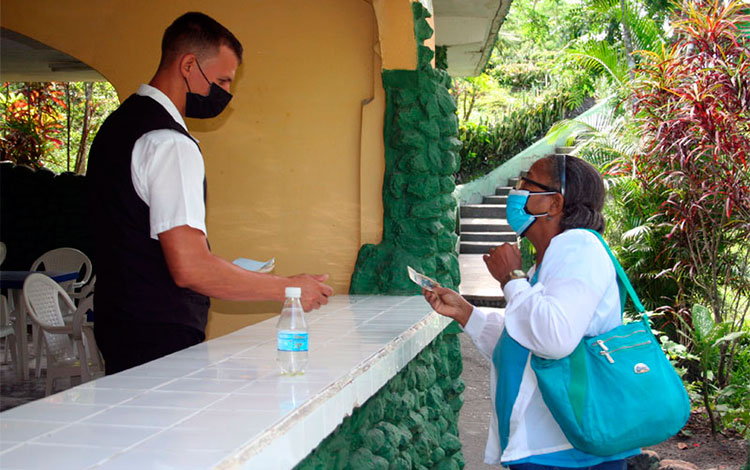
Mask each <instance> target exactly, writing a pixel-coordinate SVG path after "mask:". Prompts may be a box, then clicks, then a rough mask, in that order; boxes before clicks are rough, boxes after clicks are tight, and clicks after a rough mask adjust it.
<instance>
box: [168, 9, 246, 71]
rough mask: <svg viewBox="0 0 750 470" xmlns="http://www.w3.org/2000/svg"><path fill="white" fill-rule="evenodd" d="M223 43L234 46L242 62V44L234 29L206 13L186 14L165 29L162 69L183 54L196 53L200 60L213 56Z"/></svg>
mask: <svg viewBox="0 0 750 470" xmlns="http://www.w3.org/2000/svg"><path fill="white" fill-rule="evenodd" d="M220 46H227V47H229V48H230V49H232V51H234V53H235V55H236V56H237V60H238V61H239V62H242V44H240V41H238V40H237V38H236V37H235V36H234V34H232V32H231V31H229V30H228V29H227V28H225V27H224V26H222V25H221V24H220V23H219V22H218V21H216V20H214V19H213V18H211V17H210V16H208V15H205V14H203V13H199V12H196V11H191V12H189V13H185V14H184V15H182V16H180V17H179V18H177V19H176V20H174V22H173V23H172V24H171V25H169V27H168V28H167V29H166V30H165V31H164V37H162V40H161V63H160V64H159V68H161V67H165V66H167V65H170V64H172V63H173V62H174V61H175V60H177V59H179V58H180V57H181V56H182V55H183V54H188V53H192V54H195V55H196V56H197V57H198V59H199V60H200V59H206V58H208V57H213V56H214V55H216V54H218V53H219V47H220Z"/></svg>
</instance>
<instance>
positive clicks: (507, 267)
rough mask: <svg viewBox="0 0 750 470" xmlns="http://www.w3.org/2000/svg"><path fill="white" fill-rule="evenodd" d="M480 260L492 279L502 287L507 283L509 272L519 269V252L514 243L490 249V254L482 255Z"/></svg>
mask: <svg viewBox="0 0 750 470" xmlns="http://www.w3.org/2000/svg"><path fill="white" fill-rule="evenodd" d="M482 259H484V264H486V265H487V269H488V270H489V271H490V274H492V277H494V278H495V279H497V281H498V282H499V283H500V284H502V285H505V282H507V278H508V276H510V272H511V271H513V270H514V269H521V250H519V249H518V245H517V244H515V243H503V244H502V245H500V246H498V247H495V248H490V254H488V255H484V256H483V257H482Z"/></svg>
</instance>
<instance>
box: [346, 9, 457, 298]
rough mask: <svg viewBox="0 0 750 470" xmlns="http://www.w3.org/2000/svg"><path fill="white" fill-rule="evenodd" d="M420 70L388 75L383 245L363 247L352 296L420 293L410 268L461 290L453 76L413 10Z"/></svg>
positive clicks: (423, 13)
mask: <svg viewBox="0 0 750 470" xmlns="http://www.w3.org/2000/svg"><path fill="white" fill-rule="evenodd" d="M412 10H413V13H414V34H415V36H416V38H417V44H418V51H417V57H418V66H417V70H383V74H382V75H383V86H384V88H385V93H386V114H385V126H384V127H385V129H384V138H385V177H384V180H383V207H384V211H383V212H384V214H383V239H382V242H381V243H380V244H379V245H372V244H367V245H364V246H362V248H361V249H360V252H359V256H358V258H357V263H356V265H355V267H354V273H353V275H352V280H351V287H350V293H351V294H390V295H401V294H416V293H419V292H420V288H419V287H418V286H417V285H416V284H414V283H412V282H411V281H410V280H409V277H408V275H407V271H406V266H407V265H408V266H411V267H413V268H414V269H416V270H418V271H420V272H422V273H424V274H426V275H427V276H430V277H432V278H434V279H436V280H437V281H438V282H440V283H441V284H442V285H443V286H446V287H451V288H453V289H456V288H457V287H458V284H459V283H460V274H459V269H458V253H457V249H456V247H457V241H458V236H457V235H456V233H455V229H456V206H457V204H456V201H455V199H454V197H453V195H452V193H453V190H454V188H455V178H454V176H453V175H454V173H455V172H456V171H458V168H459V156H458V149H459V148H460V147H461V141H460V140H459V139H458V117H457V116H456V112H455V111H456V104H455V100H454V99H453V97H452V96H451V95H450V94H449V92H448V90H449V88H450V86H451V78H450V76H449V75H448V74H447V73H446V72H444V71H443V70H436V69H434V68H433V67H432V65H431V63H430V62H431V60H432V58H433V55H434V53H433V52H432V50H431V49H430V48H429V47H427V46H424V45H423V42H424V40H425V39H428V38H430V37H431V36H432V34H433V30H432V27H430V25H429V23H428V22H427V21H426V18H428V17H430V13H429V11H428V10H427V9H425V8H424V7H423V6H422V4H421V3H419V2H415V3H413V4H412Z"/></svg>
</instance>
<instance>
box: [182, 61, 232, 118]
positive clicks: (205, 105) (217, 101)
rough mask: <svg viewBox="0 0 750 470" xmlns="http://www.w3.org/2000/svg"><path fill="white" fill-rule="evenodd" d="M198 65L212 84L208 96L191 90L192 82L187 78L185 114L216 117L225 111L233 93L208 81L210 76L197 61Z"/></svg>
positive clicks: (193, 116)
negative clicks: (207, 75)
mask: <svg viewBox="0 0 750 470" xmlns="http://www.w3.org/2000/svg"><path fill="white" fill-rule="evenodd" d="M195 63H196V65H198V70H200V72H201V75H203V78H205V79H206V81H207V82H208V83H209V84H210V85H211V88H210V89H209V91H208V95H207V96H203V95H199V94H198V93H193V92H192V91H190V84H189V83H188V82H187V78H186V79H185V84H186V85H187V87H188V92H187V93H186V94H185V116H186V117H189V118H197V119H207V118H212V117H216V116H218V115H219V114H221V112H222V111H224V108H226V107H227V105H228V104H229V101H230V100H231V99H232V94H231V93H229V92H227V91H226V90H224V89H223V88H222V87H220V86H219V85H217V84H216V83H212V82H210V81H208V77H206V74H205V73H203V69H202V68H201V66H200V64H198V61H197V60H196V61H195Z"/></svg>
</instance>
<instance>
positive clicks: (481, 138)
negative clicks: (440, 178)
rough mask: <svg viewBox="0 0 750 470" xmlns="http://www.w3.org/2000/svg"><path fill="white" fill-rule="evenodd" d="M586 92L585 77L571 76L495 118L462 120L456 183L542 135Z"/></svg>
mask: <svg viewBox="0 0 750 470" xmlns="http://www.w3.org/2000/svg"><path fill="white" fill-rule="evenodd" d="M590 93H591V87H590V85H589V82H588V77H586V76H582V75H574V76H573V77H571V78H570V79H568V80H563V81H561V82H560V83H559V84H558V85H557V86H555V87H552V88H550V89H548V90H545V91H544V92H542V93H540V94H539V95H538V96H537V97H536V98H535V99H534V100H533V101H532V102H529V103H524V104H523V105H521V106H519V107H516V108H514V109H512V110H511V111H510V112H508V113H506V114H504V115H503V116H502V117H500V118H499V119H497V120H492V119H489V118H483V119H481V120H480V121H479V122H477V123H473V122H462V123H461V125H460V126H459V130H458V137H459V139H461V141H462V142H463V144H464V145H463V147H462V148H461V151H460V155H461V168H460V169H459V171H458V174H457V175H456V182H457V183H458V184H460V183H466V182H468V181H471V180H472V179H474V178H477V177H480V176H483V175H485V174H487V173H489V172H490V171H492V170H494V169H495V168H497V167H498V166H500V165H502V164H503V163H504V162H506V161H507V160H509V159H510V158H511V157H513V156H514V155H516V154H517V153H518V152H520V151H521V150H523V149H525V148H526V147H528V146H529V145H531V144H532V143H534V142H535V141H536V140H538V139H540V138H542V137H543V136H544V135H545V134H546V133H547V131H548V130H549V129H550V128H551V127H552V125H553V124H555V123H556V122H557V121H559V120H560V119H563V118H565V117H566V116H567V115H569V114H570V113H571V112H573V111H574V110H576V108H580V107H581V105H582V104H583V102H584V99H585V98H586V97H588V96H589V95H590Z"/></svg>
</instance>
